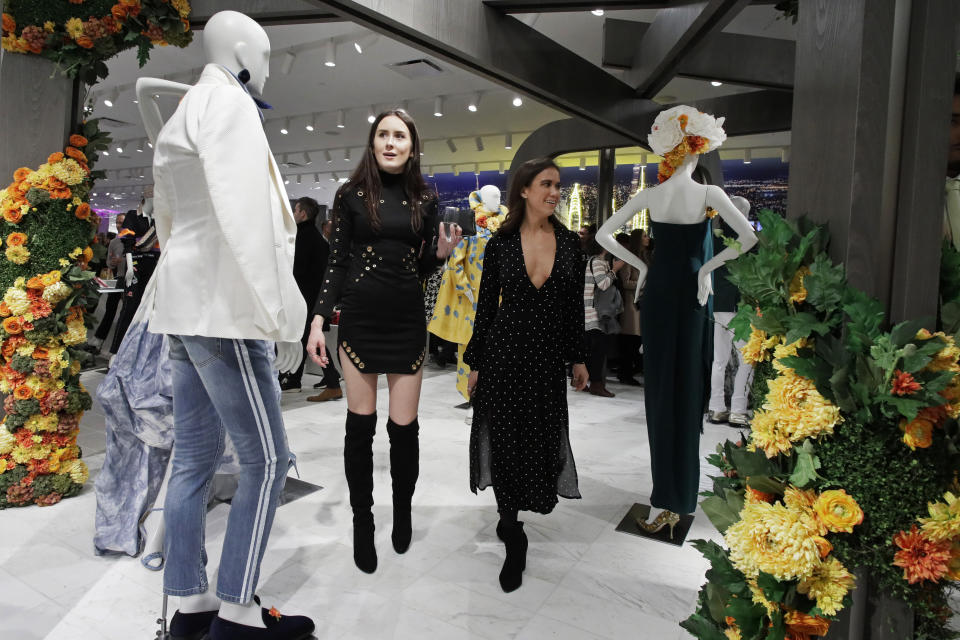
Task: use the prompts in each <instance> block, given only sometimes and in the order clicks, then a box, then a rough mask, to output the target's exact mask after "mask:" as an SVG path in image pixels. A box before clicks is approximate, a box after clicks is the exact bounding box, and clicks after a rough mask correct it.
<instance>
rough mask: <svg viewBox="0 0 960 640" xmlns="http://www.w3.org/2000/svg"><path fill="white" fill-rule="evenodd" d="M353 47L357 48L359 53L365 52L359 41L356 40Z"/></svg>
mask: <svg viewBox="0 0 960 640" xmlns="http://www.w3.org/2000/svg"><path fill="white" fill-rule="evenodd" d="M353 48H354V49H356V50H357V53H363V48H362V47H361V46H360V43H359V42H354V43H353Z"/></svg>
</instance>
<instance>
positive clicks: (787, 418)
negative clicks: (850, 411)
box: [750, 368, 841, 458]
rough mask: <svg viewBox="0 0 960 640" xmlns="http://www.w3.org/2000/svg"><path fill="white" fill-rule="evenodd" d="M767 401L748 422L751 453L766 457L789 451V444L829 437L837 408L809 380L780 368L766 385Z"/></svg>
mask: <svg viewBox="0 0 960 640" xmlns="http://www.w3.org/2000/svg"><path fill="white" fill-rule="evenodd" d="M767 388H768V392H767V397H766V401H765V402H764V404H763V406H762V408H761V409H759V410H758V411H757V412H756V414H755V415H754V418H753V420H752V421H751V427H752V430H751V434H750V450H751V451H756V450H757V449H762V450H763V452H764V453H765V454H766V455H767V457H768V458H772V457H774V456H775V455H777V454H778V453H785V452H787V451H789V450H790V449H791V448H792V446H791V445H790V443H796V442H802V441H803V440H805V439H807V438H817V437H819V436H822V435H830V434H832V433H833V428H834V426H836V424H837V423H839V422H840V420H841V418H840V409H839V408H837V407H836V405H834V404H833V403H831V402H830V401H829V400H827V399H826V398H824V397H823V396H822V395H821V394H820V392H819V391H817V387H816V385H814V384H813V382H812V381H811V380H808V379H806V378H804V377H802V376H798V375H797V374H796V372H794V371H793V369H787V368H783V369H782V371H781V372H780V375H778V376H777V377H776V378H774V379H773V380H771V381H770V382H769V383H768V385H767Z"/></svg>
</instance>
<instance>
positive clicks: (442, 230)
mask: <svg viewBox="0 0 960 640" xmlns="http://www.w3.org/2000/svg"><path fill="white" fill-rule="evenodd" d="M448 234H449V235H448ZM462 239H463V229H461V228H460V225H458V224H456V223H453V222H451V223H450V224H449V225H448V224H447V223H445V222H441V223H440V227H439V232H438V233H437V257H438V258H447V257H448V256H449V255H450V254H451V253H453V250H454V249H456V248H457V245H458V244H460V240H462Z"/></svg>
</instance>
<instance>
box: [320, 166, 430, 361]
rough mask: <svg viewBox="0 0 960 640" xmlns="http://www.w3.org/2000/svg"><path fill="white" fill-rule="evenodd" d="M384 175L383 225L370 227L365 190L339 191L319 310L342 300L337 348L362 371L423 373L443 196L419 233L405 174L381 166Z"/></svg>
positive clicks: (425, 207)
mask: <svg viewBox="0 0 960 640" xmlns="http://www.w3.org/2000/svg"><path fill="white" fill-rule="evenodd" d="M380 179H381V181H382V184H383V187H382V192H381V194H380V200H379V203H378V209H377V212H378V214H379V216H380V229H379V230H375V229H373V227H371V225H370V221H369V219H368V216H367V210H366V200H365V198H366V197H368V194H366V193H365V192H364V191H363V189H361V188H359V187H356V186H352V185H350V183H346V184H345V185H344V186H343V187H341V188H340V190H339V191H338V192H337V195H336V197H335V200H334V205H333V207H334V209H333V213H334V217H333V221H334V228H333V233H332V234H331V237H330V258H329V260H328V263H327V271H326V274H325V275H324V279H323V286H322V287H321V289H320V295H319V297H318V300H317V304H316V306H315V307H314V313H316V314H319V315H322V316H323V317H324V318H329V317H330V316H331V314H332V313H333V309H334V307H335V306H336V305H337V304H339V305H340V323H339V327H338V332H337V333H338V335H337V344H336V345H335V347H339V348H342V349H343V350H344V352H345V353H346V356H347V358H349V359H350V361H351V362H353V364H354V366H356V367H357V369H359V370H360V372H361V373H416V372H417V371H418V370H419V369H420V367H421V366H422V365H423V359H424V356H425V347H426V339H427V325H426V320H425V319H424V315H423V287H422V285H421V274H423V273H426V272H428V271H429V270H430V269H433V268H435V267H436V265H437V264H438V263H439V261H438V260H437V258H436V234H437V200H436V197H435V196H433V195H432V194H430V195H428V196H426V197H424V198H423V199H422V201H421V203H420V209H421V213H422V214H423V219H422V225H421V228H420V230H419V231H414V230H413V226H412V225H411V224H410V214H411V208H412V207H413V202H412V200H411V198H409V197H408V196H407V194H406V193H405V191H404V188H403V184H402V176H401V175H393V174H388V173H383V172H381V173H380ZM331 347H334V345H331Z"/></svg>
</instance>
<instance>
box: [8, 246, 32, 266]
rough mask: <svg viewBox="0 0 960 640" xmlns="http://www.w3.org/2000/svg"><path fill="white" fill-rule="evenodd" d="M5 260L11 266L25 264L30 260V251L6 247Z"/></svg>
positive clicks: (22, 248) (23, 248)
mask: <svg viewBox="0 0 960 640" xmlns="http://www.w3.org/2000/svg"><path fill="white" fill-rule="evenodd" d="M5 254H6V256H7V260H9V261H10V262H12V263H13V264H26V263H27V260H29V259H30V250H29V249H27V248H26V247H23V246H20V247H7V250H6V252H5Z"/></svg>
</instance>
